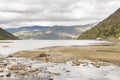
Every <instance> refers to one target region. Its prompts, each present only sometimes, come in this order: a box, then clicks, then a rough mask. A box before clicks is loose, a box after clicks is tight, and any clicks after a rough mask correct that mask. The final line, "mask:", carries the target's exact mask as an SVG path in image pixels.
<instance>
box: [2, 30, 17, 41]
mask: <svg viewBox="0 0 120 80" xmlns="http://www.w3.org/2000/svg"><path fill="white" fill-rule="evenodd" d="M14 39H18V38H17V37H15V36H13V35H12V34H10V33H8V32H7V31H5V30H3V29H2V28H0V40H14Z"/></svg>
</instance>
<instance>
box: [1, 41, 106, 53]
mask: <svg viewBox="0 0 120 80" xmlns="http://www.w3.org/2000/svg"><path fill="white" fill-rule="evenodd" d="M103 42H105V41H96V40H0V55H8V54H11V53H14V52H17V51H21V50H34V49H37V48H44V47H52V46H83V45H95V44H97V43H103Z"/></svg>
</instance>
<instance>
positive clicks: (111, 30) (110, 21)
mask: <svg viewBox="0 0 120 80" xmlns="http://www.w3.org/2000/svg"><path fill="white" fill-rule="evenodd" d="M97 37H100V38H104V39H118V38H120V8H119V9H118V10H117V11H116V12H115V13H113V14H112V15H110V16H109V17H108V18H106V19H105V20H103V21H102V22H100V23H99V24H98V25H96V26H95V27H93V28H91V29H90V30H87V31H86V32H84V33H82V34H81V35H80V36H79V37H78V39H95V38H97Z"/></svg>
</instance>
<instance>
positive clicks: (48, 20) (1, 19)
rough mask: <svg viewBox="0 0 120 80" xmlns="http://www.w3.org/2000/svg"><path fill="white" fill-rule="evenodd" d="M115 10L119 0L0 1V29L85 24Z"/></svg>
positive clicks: (119, 4) (104, 16) (100, 18)
mask: <svg viewBox="0 0 120 80" xmlns="http://www.w3.org/2000/svg"><path fill="white" fill-rule="evenodd" d="M119 7H120V0H0V25H1V26H3V28H8V27H19V26H24V25H28V24H29V25H57V24H58V25H72V24H76V25H79V24H87V23H92V22H98V21H101V20H103V19H104V18H106V17H108V16H109V15H110V14H111V13H113V12H114V11H115V10H117V9H118V8H119ZM31 23H32V24H31ZM4 26H5V27H4Z"/></svg>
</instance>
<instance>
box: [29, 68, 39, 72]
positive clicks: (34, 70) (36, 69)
mask: <svg viewBox="0 0 120 80" xmlns="http://www.w3.org/2000/svg"><path fill="white" fill-rule="evenodd" d="M37 71H39V68H35V69H32V70H30V72H37Z"/></svg>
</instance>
